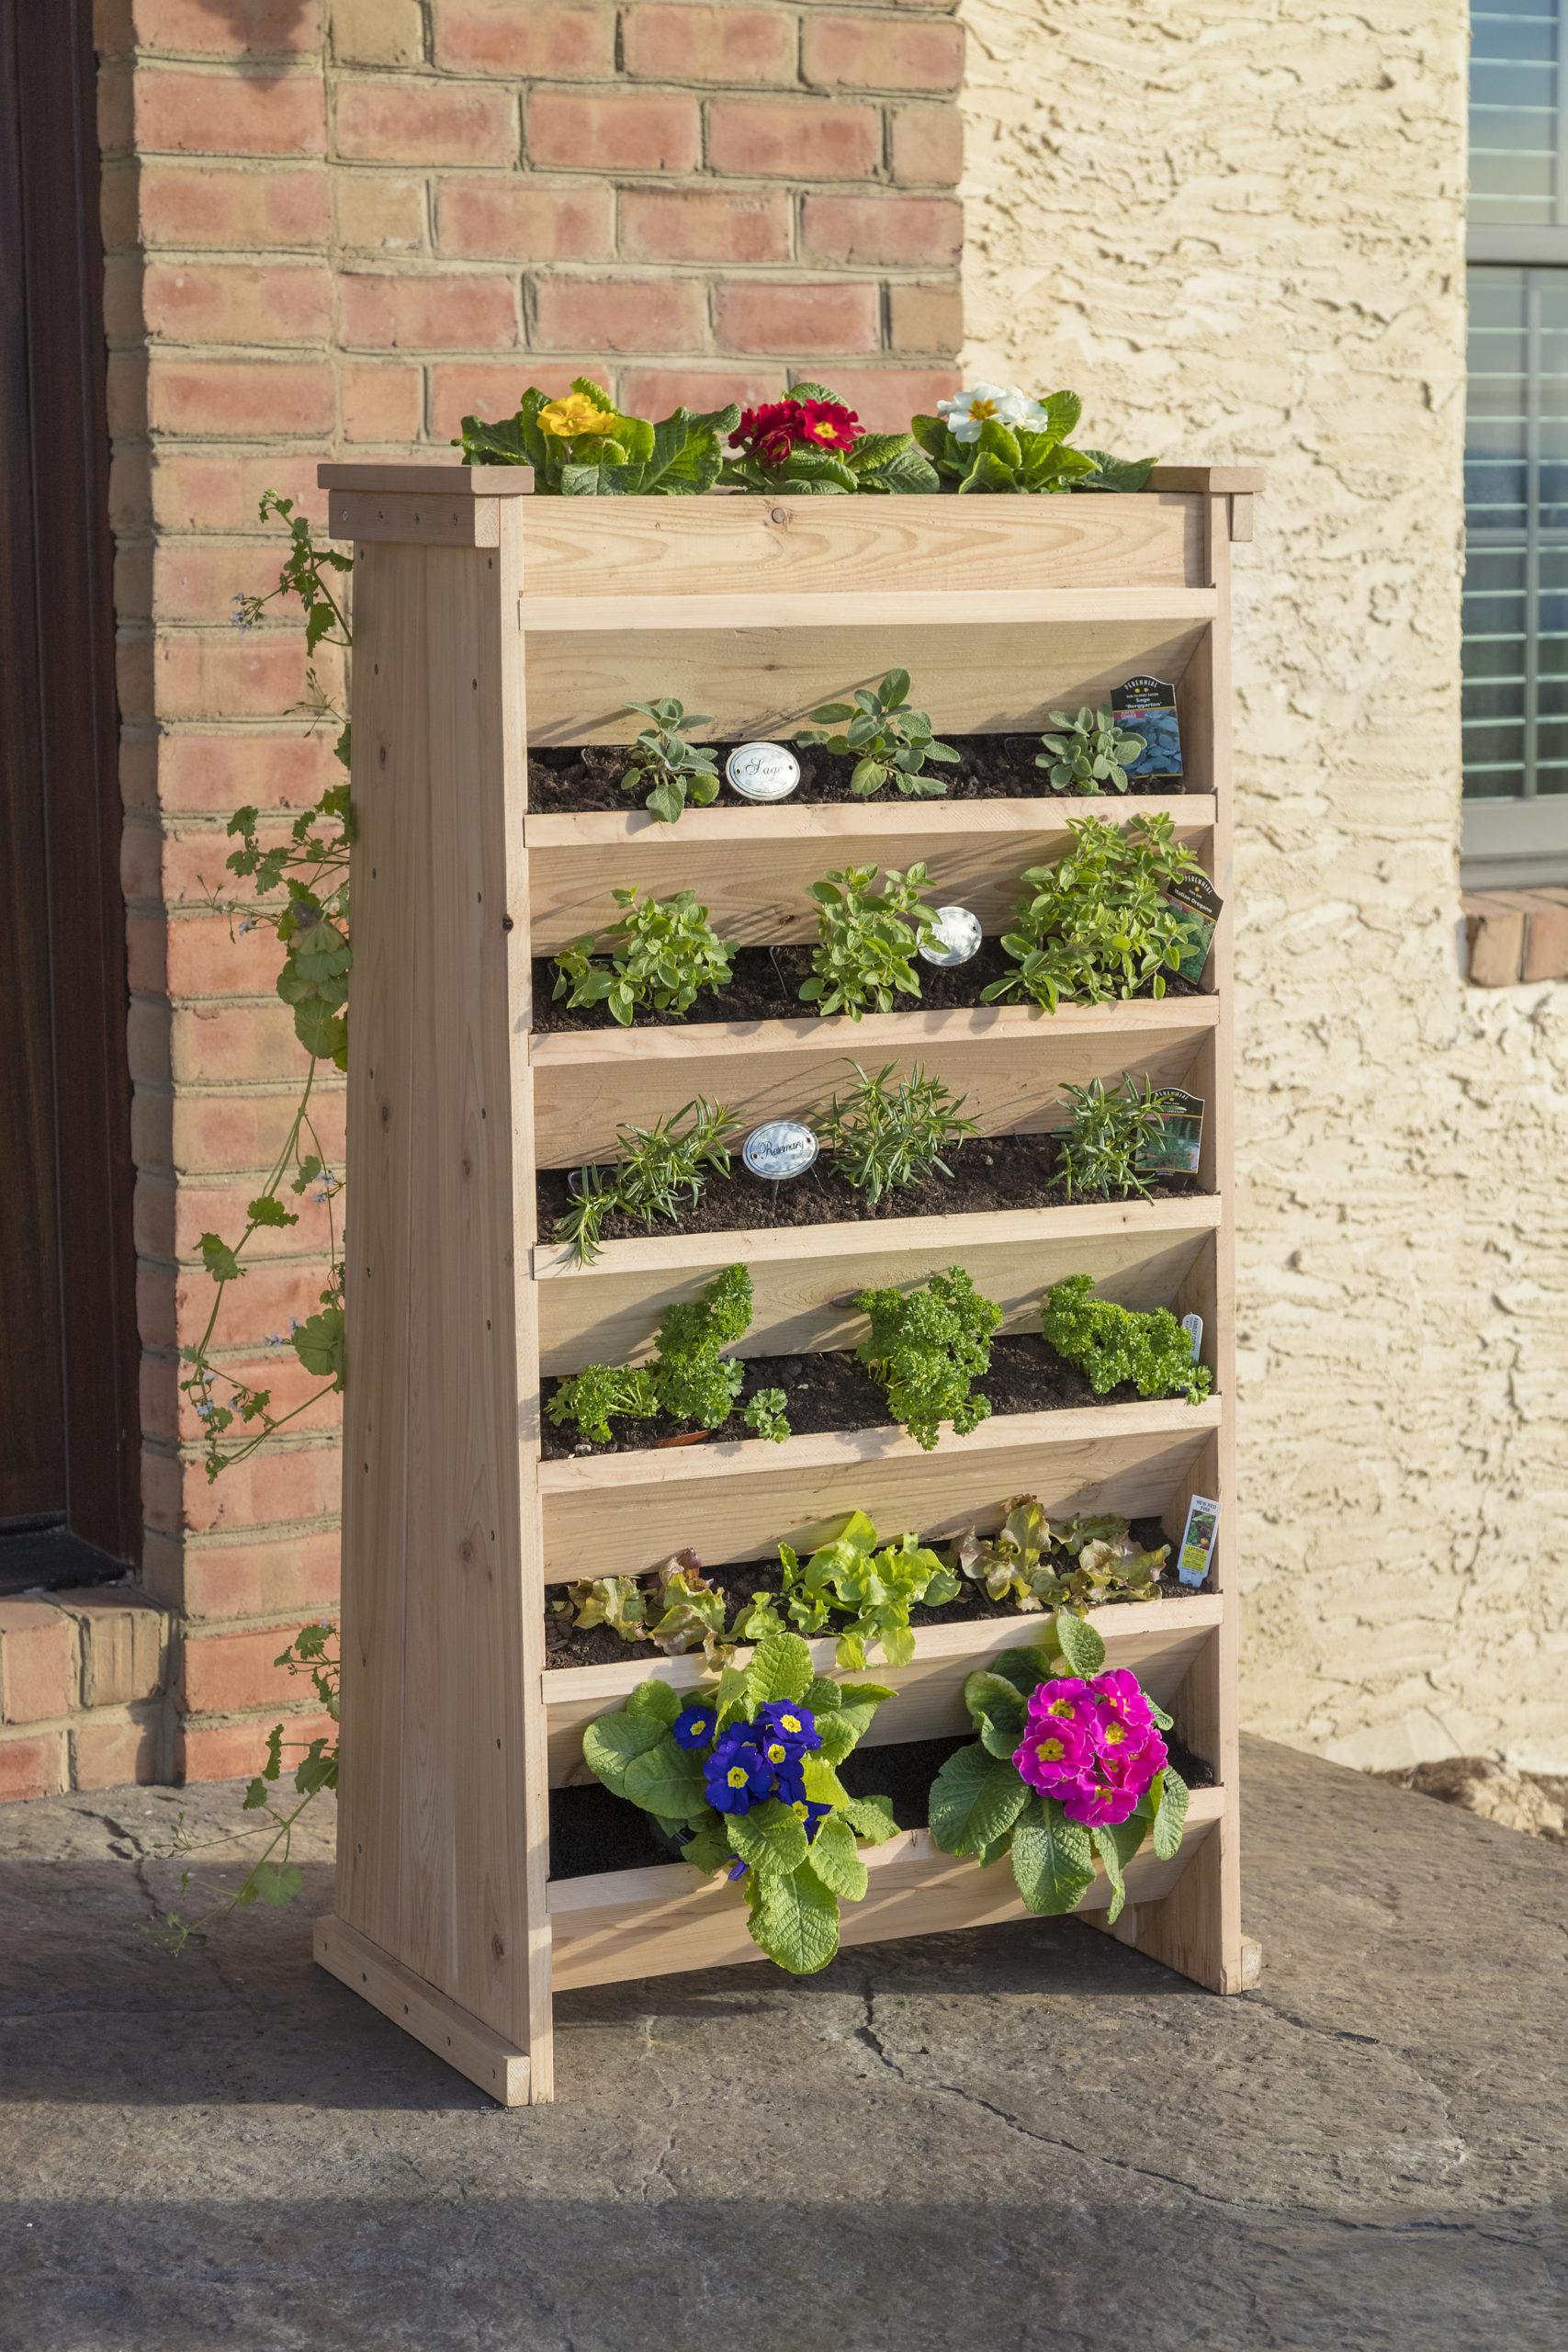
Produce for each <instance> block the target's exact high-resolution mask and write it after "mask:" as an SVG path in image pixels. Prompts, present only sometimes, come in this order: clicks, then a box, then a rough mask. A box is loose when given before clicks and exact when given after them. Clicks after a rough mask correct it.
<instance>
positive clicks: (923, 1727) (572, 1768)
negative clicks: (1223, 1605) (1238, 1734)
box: [542, 1593, 1220, 1788]
mask: <svg viewBox="0 0 1568 2352" xmlns="http://www.w3.org/2000/svg"><path fill="white" fill-rule="evenodd" d="M1219 1621H1220V1602H1219V1600H1218V1597H1217V1596H1211V1595H1210V1594H1208V1593H1195V1594H1193V1595H1192V1597H1191V1598H1190V1600H1146V1601H1138V1602H1131V1601H1129V1602H1124V1603H1122V1604H1120V1605H1118V1606H1117V1607H1115V1608H1112V1609H1094V1610H1091V1611H1089V1623H1091V1624H1092V1625H1093V1626H1094V1627H1095V1629H1096V1631H1097V1632H1098V1633H1099V1634H1100V1636H1101V1638H1102V1640H1103V1641H1104V1643H1105V1648H1106V1662H1107V1664H1108V1665H1109V1666H1114V1667H1126V1668H1129V1669H1130V1670H1131V1671H1132V1672H1133V1673H1134V1674H1135V1675H1137V1677H1138V1679H1139V1680H1140V1681H1141V1682H1142V1683H1143V1685H1144V1687H1145V1690H1147V1691H1152V1692H1153V1694H1154V1696H1155V1698H1156V1700H1157V1701H1158V1702H1159V1703H1160V1705H1161V1706H1162V1707H1165V1708H1167V1709H1169V1707H1170V1704H1171V1702H1172V1701H1173V1700H1174V1699H1175V1697H1176V1694H1177V1691H1179V1688H1180V1686H1181V1684H1182V1682H1183V1681H1184V1680H1185V1679H1186V1677H1187V1674H1188V1673H1189V1671H1190V1668H1191V1667H1192V1665H1193V1663H1194V1661H1195V1660H1196V1659H1197V1658H1198V1657H1199V1656H1200V1655H1201V1651H1202V1650H1203V1648H1204V1645H1206V1644H1207V1643H1209V1642H1211V1641H1212V1640H1213V1634H1214V1631H1215V1628H1216V1627H1217V1626H1218V1624H1219ZM1043 1623H1044V1620H1043V1618H1041V1617H1039V1616H1032V1617H1028V1616H1012V1617H982V1618H970V1619H966V1620H964V1621H963V1622H962V1623H953V1624H947V1625H922V1626H921V1627H920V1628H919V1632H918V1634H916V1637H915V1638H916V1650H915V1656H914V1657H913V1658H912V1659H911V1660H910V1662H909V1664H908V1666H889V1665H888V1664H887V1663H886V1659H883V1658H880V1657H874V1658H873V1660H872V1662H871V1664H870V1666H869V1667H868V1668H866V1669H865V1676H864V1677H863V1678H858V1679H870V1680H872V1681H874V1682H880V1683H882V1684H884V1685H885V1686H886V1688H887V1689H889V1690H892V1691H897V1694H898V1696H897V1703H896V1704H889V1705H887V1706H885V1707H881V1708H879V1709H878V1710H877V1713H875V1714H874V1716H873V1717H872V1721H871V1729H870V1730H869V1731H868V1732H867V1734H866V1736H865V1738H864V1740H863V1743H862V1744H863V1746H864V1747H878V1746H886V1745H887V1744H889V1743H892V1742H895V1741H905V1740H920V1739H947V1738H951V1737H953V1736H956V1735H957V1734H958V1733H960V1732H962V1731H964V1730H966V1729H967V1728H968V1724H969V1718H968V1715H967V1714H966V1713H965V1712H964V1679H965V1677H966V1676H968V1675H970V1674H972V1673H973V1672H974V1671H975V1669H976V1667H980V1666H984V1665H985V1664H987V1661H988V1660H989V1659H991V1658H993V1657H996V1656H997V1655H998V1652H1000V1651H1002V1650H1005V1649H1014V1648H1021V1647H1024V1646H1026V1645H1028V1644H1029V1643H1030V1642H1031V1641H1032V1640H1033V1639H1034V1638H1035V1635H1036V1634H1038V1632H1039V1630H1040V1628H1041V1626H1042V1624H1043ZM807 1646H808V1647H809V1649H810V1651H811V1657H812V1664H813V1666H814V1668H815V1669H816V1671H817V1672H818V1674H829V1675H831V1676H832V1677H833V1678H834V1679H835V1680H837V1681H842V1680H844V1679H851V1680H853V1679H857V1677H855V1676H849V1677H847V1678H846V1676H845V1673H844V1671H843V1669H841V1668H840V1667H838V1666H837V1665H836V1664H835V1661H834V1656H833V1647H834V1645H833V1639H832V1637H831V1635H824V1636H823V1637H822V1638H821V1639H819V1640H817V1641H813V1642H811V1643H810V1644H808V1645H807ZM750 1655H751V1653H750V1649H740V1650H738V1651H737V1652H736V1658H737V1662H738V1663H739V1664H744V1663H745V1661H746V1660H747V1659H748V1658H749V1657H750ZM712 1680H713V1677H712V1675H711V1674H710V1673H709V1671H708V1669H707V1668H706V1667H705V1665H704V1664H703V1661H702V1659H701V1657H674V1658H666V1657H660V1656H659V1654H658V1652H657V1651H656V1650H652V1649H649V1648H643V1649H640V1650H639V1649H628V1650H627V1652H626V1662H625V1663H624V1664H618V1665H615V1666H578V1667H554V1668H547V1670H546V1673H545V1677H544V1681H543V1685H542V1688H543V1692H544V1704H545V1710H546V1713H547V1717H548V1720H549V1750H550V1786H551V1787H552V1788H560V1787H565V1786H572V1785H576V1784H578V1783H581V1782H585V1781H591V1780H592V1777H593V1776H592V1773H591V1772H590V1771H589V1770H588V1767H587V1765H586V1764H584V1762H583V1760H582V1735H583V1732H584V1731H585V1730H586V1728H587V1726H588V1725H589V1724H591V1723H592V1721H593V1720H594V1718H595V1717H596V1716H598V1715H603V1714H607V1713H610V1711H611V1710H612V1709H613V1708H615V1707H619V1706H622V1705H624V1704H625V1702H626V1699H627V1698H628V1697H629V1696H630V1694H631V1692H632V1691H635V1690H636V1688H637V1684H638V1683H639V1682H650V1681H652V1682H667V1683H668V1684H669V1685H670V1687H671V1690H673V1691H681V1692H682V1694H684V1693H685V1692H687V1691H698V1690H701V1689H702V1688H704V1687H705V1686H706V1685H711V1683H712Z"/></svg>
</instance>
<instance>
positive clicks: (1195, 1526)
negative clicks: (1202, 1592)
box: [1176, 1495, 1220, 1585]
mask: <svg viewBox="0 0 1568 2352" xmlns="http://www.w3.org/2000/svg"><path fill="white" fill-rule="evenodd" d="M1219 1532H1220V1507H1219V1504H1218V1503H1217V1502H1214V1501H1213V1500H1212V1499H1211V1498H1210V1497H1209V1496H1207V1495H1194V1496H1193V1498H1192V1499H1191V1501H1190V1503H1189V1504H1188V1506H1187V1524H1186V1526H1185V1527H1184V1528H1183V1529H1182V1531H1181V1549H1180V1550H1179V1552H1178V1554H1177V1555H1176V1573H1177V1575H1178V1576H1179V1577H1180V1579H1181V1581H1182V1583H1183V1584H1190V1585H1200V1584H1204V1583H1206V1582H1207V1580H1208V1575H1209V1570H1210V1569H1211V1568H1212V1567H1213V1565H1214V1539H1215V1537H1216V1536H1217V1535H1218V1534H1219Z"/></svg>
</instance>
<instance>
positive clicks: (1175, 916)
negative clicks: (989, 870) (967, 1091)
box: [980, 815, 1201, 1012]
mask: <svg viewBox="0 0 1568 2352" xmlns="http://www.w3.org/2000/svg"><path fill="white" fill-rule="evenodd" d="M1067 830H1068V831H1069V832H1070V833H1071V835H1072V842H1073V845H1072V847H1071V849H1070V850H1069V851H1068V852H1067V854H1066V856H1065V857H1063V858H1061V859H1059V860H1058V862H1057V863H1056V864H1055V865H1032V866H1031V867H1030V868H1029V871H1028V872H1027V873H1026V874H1025V875H1024V876H1023V879H1024V881H1025V883H1026V884H1027V885H1028V886H1029V896H1028V897H1026V898H1024V899H1021V900H1020V901H1019V905H1018V910H1017V912H1016V913H1015V915H1014V917H1013V922H1014V925H1015V928H1014V929H1013V930H1012V931H1010V932H1004V933H1003V934H1002V946H1003V948H1004V950H1005V951H1006V953H1007V954H1008V955H1009V956H1011V957H1012V959H1013V961H1014V963H1015V964H1016V965H1017V967H1018V968H1017V970H1016V971H1012V972H1009V973H1007V974H1006V975H1005V976H1004V977H1003V978H1001V979H999V980H993V981H992V982H991V984H990V986H989V987H988V988H986V989H982V990H981V992H980V993H981V998H982V1001H984V1002H985V1003H987V1004H990V1003H994V1002H996V1001H998V999H1004V998H1013V997H1023V998H1026V999H1027V1000H1028V1001H1029V1002H1030V1003H1032V1004H1034V1005H1037V1006H1040V1007H1043V1009H1044V1010H1045V1011H1046V1012H1055V1010H1056V1007H1057V1005H1058V1004H1059V1003H1060V1002H1061V1001H1063V1000H1064V999H1066V1000H1067V1001H1073V1002H1079V1003H1083V1004H1099V1003H1101V1002H1103V1001H1104V1000H1105V999H1106V998H1108V997H1128V996H1134V995H1135V994H1136V993H1137V991H1138V990H1139V989H1143V988H1145V987H1146V988H1147V989H1149V992H1150V994H1151V995H1153V996H1156V997H1157V996H1163V995H1164V994H1165V976H1166V974H1167V972H1174V971H1175V970H1177V968H1178V967H1179V965H1180V962H1181V950H1182V945H1183V944H1184V942H1185V940H1186V936H1187V933H1186V925H1185V920H1184V917H1183V914H1182V910H1181V909H1180V908H1179V907H1177V906H1173V905H1172V904H1171V902H1170V900H1169V899H1168V898H1167V897H1166V896H1165V886H1166V884H1167V883H1168V882H1172V881H1175V880H1176V879H1178V878H1179V876H1182V875H1186V874H1192V873H1195V872H1198V871H1200V870H1201V869H1200V866H1199V861H1198V859H1197V858H1196V857H1194V855H1193V854H1192V852H1191V851H1190V850H1189V849H1184V848H1182V846H1181V844H1180V843H1179V842H1178V841H1177V839H1176V829H1175V826H1174V825H1173V824H1172V822H1171V820H1170V819H1169V817H1168V816H1164V815H1161V816H1156V817H1150V816H1137V817H1133V818H1130V819H1129V820H1128V821H1127V823H1126V824H1124V825H1115V824H1109V823H1107V822H1106V821H1105V820H1104V819H1102V818H1100V817H1080V818H1078V819H1077V820H1076V821H1075V822H1073V823H1072V824H1070V825H1069V826H1068V828H1067Z"/></svg>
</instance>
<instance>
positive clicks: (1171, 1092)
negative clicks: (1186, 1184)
mask: <svg viewBox="0 0 1568 2352" xmlns="http://www.w3.org/2000/svg"><path fill="white" fill-rule="evenodd" d="M1158 1101H1159V1125H1157V1127H1156V1129H1155V1131H1154V1133H1153V1134H1152V1135H1151V1136H1149V1137H1148V1138H1147V1139H1146V1141H1145V1143H1144V1145H1143V1147H1142V1148H1141V1149H1140V1151H1139V1153H1138V1166H1139V1168H1140V1169H1141V1170H1142V1171H1143V1172H1144V1174H1145V1176H1196V1174H1197V1173H1198V1161H1199V1156H1200V1153H1201V1149H1202V1143H1203V1098H1202V1096H1201V1094H1189V1093H1188V1092H1187V1091H1186V1089H1185V1088H1184V1087H1180V1086H1167V1087H1163V1088H1162V1089H1161V1090H1160V1094H1159V1097H1158Z"/></svg>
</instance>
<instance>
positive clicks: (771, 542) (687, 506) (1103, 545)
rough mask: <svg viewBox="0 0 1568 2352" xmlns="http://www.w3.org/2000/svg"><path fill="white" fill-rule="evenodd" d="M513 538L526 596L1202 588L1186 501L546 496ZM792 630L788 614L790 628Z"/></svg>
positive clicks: (1151, 497)
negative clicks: (520, 542) (609, 500)
mask: <svg viewBox="0 0 1568 2352" xmlns="http://www.w3.org/2000/svg"><path fill="white" fill-rule="evenodd" d="M324 470H325V469H324ZM331 470H337V469H331ZM355 470H357V469H355ZM490 470H491V472H494V471H496V470H498V469H495V468H491V469H490ZM378 486H379V485H378ZM1202 556H1203V546H1202V531H1201V511H1200V508H1199V505H1198V502H1197V501H1196V500H1195V499H1193V498H1191V497H1190V496H1183V495H1180V494H1175V495H1173V494H1171V493H1168V492H1167V493H1160V492H1146V493H1140V494H1136V495H1133V496H1129V497H1115V498H1111V497H1104V498H1089V497H1072V498H1038V499H990V500H987V501H985V502H981V501H979V500H975V499H964V500H962V501H961V500H958V499H956V498H953V497H941V496H937V497H915V498H876V499H870V498H768V497H763V496H761V495H756V494H747V493H741V494H739V495H735V496H730V497H724V498H708V499H701V500H696V499H682V500H680V501H678V502H677V501H675V500H673V499H648V500H632V499H627V500H625V501H624V502H623V501H617V502H615V503H614V504H613V505H606V504H605V503H604V502H602V501H599V500H594V501H592V503H590V502H588V501H578V500H574V499H559V498H545V499H539V500H536V503H534V505H533V506H532V507H531V508H530V509H529V512H528V515H527V518H526V523H525V582H526V587H527V591H528V593H529V594H530V595H532V594H534V593H535V592H536V591H537V592H539V593H541V594H559V595H566V596H614V597H625V596H626V595H628V594H629V595H636V596H644V597H646V596H650V595H657V596H661V597H686V596H714V595H727V594H754V593H755V592H757V591H758V590H759V589H760V590H761V591H763V592H765V593H768V594H780V595H788V596H790V597H800V596H807V595H809V596H811V597H813V598H814V599H815V598H816V597H817V596H818V594H822V593H828V594H838V595H844V594H857V595H858V594H877V593H880V592H881V591H883V590H886V589H889V588H893V589H902V590H920V589H925V590H933V591H936V592H938V593H940V594H950V593H954V592H957V591H959V590H964V589H970V588H975V589H994V588H996V587H997V586H998V584H1005V583H1007V582H1012V583H1014V584H1015V585H1016V586H1017V587H1019V588H1021V589H1036V588H1051V587H1060V588H1073V589H1080V588H1082V589H1092V588H1117V589H1120V588H1124V587H1125V586H1126V585H1127V583H1128V582H1130V581H1136V582H1139V583H1140V584H1146V585H1148V586H1150V587H1156V588H1159V587H1181V586H1197V585H1200V584H1201V564H1202ZM801 618H802V614H801V612H800V609H799V607H798V606H796V608H795V611H794V612H793V613H792V615H791V616H790V624H789V625H790V626H794V625H795V624H797V623H798V622H799V621H800V619H801Z"/></svg>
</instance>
